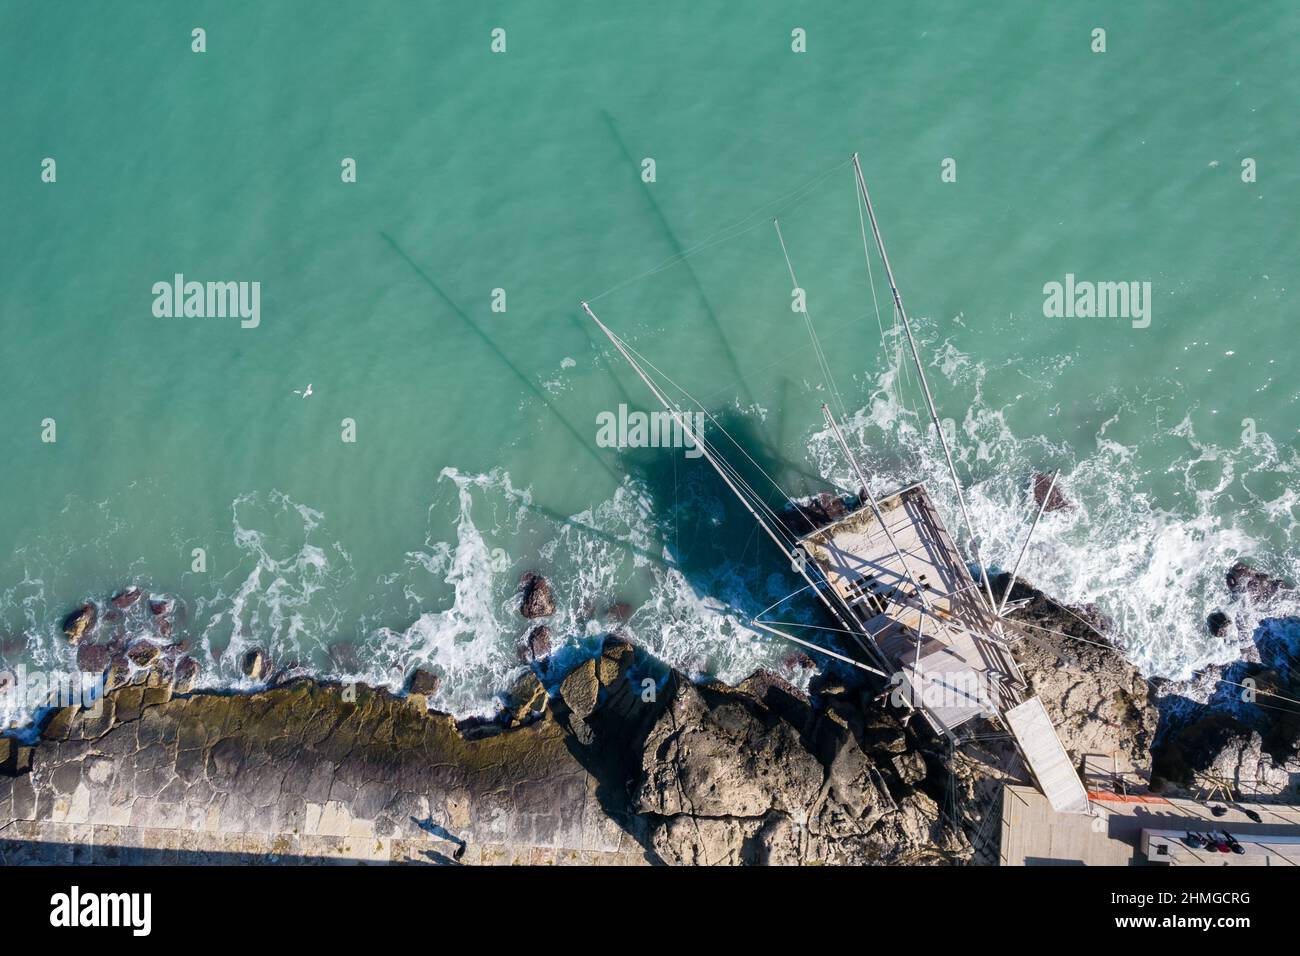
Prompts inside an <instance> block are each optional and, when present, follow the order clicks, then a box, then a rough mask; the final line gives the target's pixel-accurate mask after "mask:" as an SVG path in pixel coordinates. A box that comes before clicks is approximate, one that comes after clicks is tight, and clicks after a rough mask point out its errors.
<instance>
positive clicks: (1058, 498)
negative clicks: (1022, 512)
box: [1033, 472, 1074, 511]
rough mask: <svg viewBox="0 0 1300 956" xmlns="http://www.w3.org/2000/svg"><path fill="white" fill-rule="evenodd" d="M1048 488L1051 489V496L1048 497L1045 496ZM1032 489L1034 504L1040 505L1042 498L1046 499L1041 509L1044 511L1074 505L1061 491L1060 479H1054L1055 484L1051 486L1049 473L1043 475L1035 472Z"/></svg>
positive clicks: (1067, 507) (1059, 509)
mask: <svg viewBox="0 0 1300 956" xmlns="http://www.w3.org/2000/svg"><path fill="white" fill-rule="evenodd" d="M1048 488H1051V489H1052V496H1051V497H1050V498H1048V497H1047V489H1048ZM1033 491H1034V502H1035V504H1038V505H1042V504H1043V500H1044V499H1047V506H1046V507H1045V508H1044V509H1043V510H1044V511H1062V510H1068V509H1070V508H1073V507H1074V504H1073V503H1072V502H1071V501H1070V499H1069V498H1067V497H1065V495H1064V494H1063V493H1062V492H1061V479H1059V478H1058V479H1057V480H1056V486H1055V487H1052V476H1051V475H1044V474H1043V473H1042V472H1035V473H1034V484H1033Z"/></svg>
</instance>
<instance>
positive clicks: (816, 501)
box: [781, 491, 859, 534]
mask: <svg viewBox="0 0 1300 956" xmlns="http://www.w3.org/2000/svg"><path fill="white" fill-rule="evenodd" d="M858 504H859V502H858V501H856V500H854V499H851V498H850V499H846V498H843V497H841V496H840V495H837V494H832V493H831V492H829V491H823V492H821V493H820V494H818V495H814V496H813V497H812V498H810V499H809V500H807V501H803V502H799V501H792V502H790V503H789V504H787V505H786V507H785V508H784V510H782V511H781V522H782V523H783V524H784V525H785V526H786V527H787V528H788V529H789V530H790V531H792V532H794V533H795V534H807V533H808V532H809V531H812V530H814V529H816V528H822V527H825V526H826V525H828V524H831V523H832V522H834V521H838V520H839V519H840V518H843V517H844V516H845V515H847V514H848V513H849V511H850V510H852V509H853V508H856V507H857V506H858Z"/></svg>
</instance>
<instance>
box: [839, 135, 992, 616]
mask: <svg viewBox="0 0 1300 956" xmlns="http://www.w3.org/2000/svg"><path fill="white" fill-rule="evenodd" d="M853 171H854V172H855V173H856V174H857V179H858V189H859V190H860V191H861V192H862V199H863V202H865V203H866V206H867V217H868V218H869V219H870V220H871V232H872V234H873V235H874V236H875V237H876V248H877V249H879V250H880V259H881V261H882V262H884V264H885V275H886V276H887V277H888V279H889V289H890V291H891V292H892V293H893V295H894V307H895V308H896V309H898V315H899V318H901V319H902V320H903V329H904V331H905V332H906V333H907V344H908V346H909V347H910V348H911V350H912V361H913V363H915V365H916V374H917V375H918V376H919V377H920V379H921V390H922V391H923V392H924V393H925V404H926V405H927V406H928V407H929V409H930V420H931V421H933V422H934V430H935V431H937V432H938V433H939V444H940V445H941V446H942V447H943V456H944V458H945V459H947V461H948V473H949V474H950V475H951V476H952V484H953V487H954V488H955V489H956V491H957V504H958V505H960V506H961V513H962V518H963V519H964V521H965V523H966V533H967V534H969V535H970V542H971V550H972V551H974V553H975V560H976V561H978V562H979V566H980V577H981V578H982V579H983V582H984V590H985V593H986V594H987V597H988V607H989V610H990V611H992V610H994V608H996V607H997V602H996V601H994V600H993V586H992V585H991V584H990V583H989V574H988V570H987V569H986V568H985V567H984V559H983V558H982V557H981V556H980V548H979V539H978V538H977V537H976V536H975V526H974V524H973V523H972V522H971V520H970V512H969V511H967V510H966V496H965V495H964V494H963V493H962V490H961V481H960V480H958V478H957V468H956V466H954V465H953V463H952V452H951V451H950V450H949V449H948V439H947V438H946V437H945V436H944V433H943V425H942V424H941V423H940V421H939V413H938V411H937V410H936V409H935V407H934V397H933V396H932V395H931V394H930V385H929V383H928V382H926V380H925V369H924V368H923V367H922V365H921V353H920V352H918V351H917V348H916V338H915V337H914V336H913V335H912V323H911V322H909V321H908V318H907V310H906V309H904V308H903V296H902V294H901V293H900V292H899V291H898V283H897V282H895V281H894V270H893V268H892V267H891V266H890V264H889V253H887V252H886V251H885V240H884V237H882V236H881V235H880V226H879V224H878V223H877V222H876V211H875V209H874V208H873V207H872V205H871V196H870V195H869V194H868V193H867V180H866V179H865V177H863V175H862V164H861V163H860V162H859V161H858V154H857V153H854V154H853Z"/></svg>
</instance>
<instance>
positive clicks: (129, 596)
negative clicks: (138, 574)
mask: <svg viewBox="0 0 1300 956" xmlns="http://www.w3.org/2000/svg"><path fill="white" fill-rule="evenodd" d="M143 594H144V592H143V591H141V590H140V589H139V588H138V587H136V586H135V585H131V587H129V588H126V589H124V590H121V591H118V592H117V593H116V594H114V595H113V598H112V603H113V607H115V608H118V609H119V610H123V609H125V608H128V607H130V606H131V605H133V604H135V603H136V602H137V601H139V600H140V598H141V597H142V596H143Z"/></svg>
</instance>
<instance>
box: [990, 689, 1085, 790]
mask: <svg viewBox="0 0 1300 956" xmlns="http://www.w3.org/2000/svg"><path fill="white" fill-rule="evenodd" d="M1006 720H1007V724H1008V727H1009V729H1010V730H1011V732H1012V733H1013V734H1014V735H1015V737H1016V743H1017V744H1019V746H1020V752H1021V753H1022V754H1024V757H1025V761H1026V762H1027V763H1028V764H1029V769H1030V770H1031V771H1033V774H1034V779H1035V780H1037V781H1038V787H1039V789H1040V790H1042V791H1043V794H1044V796H1046V797H1047V800H1048V802H1049V803H1051V805H1052V809H1053V810H1055V811H1056V812H1057V813H1087V812H1088V792H1087V791H1086V790H1084V789H1083V784H1082V783H1080V782H1079V775H1078V774H1077V773H1076V772H1075V770H1074V766H1073V765H1072V764H1071V763H1070V755H1069V754H1068V753H1066V752H1065V748H1064V747H1063V746H1061V739H1060V738H1059V737H1057V736H1056V728H1054V727H1053V726H1052V720H1051V718H1050V717H1048V716H1047V711H1046V710H1045V709H1044V708H1043V702H1042V701H1041V700H1039V699H1038V698H1037V697H1031V698H1029V699H1028V700H1027V701H1025V702H1024V703H1023V704H1020V705H1018V706H1016V707H1013V708H1012V709H1011V710H1008V711H1007V712H1006Z"/></svg>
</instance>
